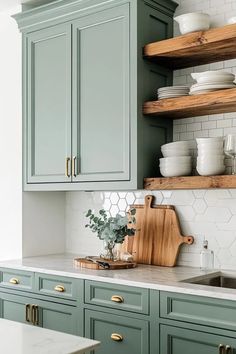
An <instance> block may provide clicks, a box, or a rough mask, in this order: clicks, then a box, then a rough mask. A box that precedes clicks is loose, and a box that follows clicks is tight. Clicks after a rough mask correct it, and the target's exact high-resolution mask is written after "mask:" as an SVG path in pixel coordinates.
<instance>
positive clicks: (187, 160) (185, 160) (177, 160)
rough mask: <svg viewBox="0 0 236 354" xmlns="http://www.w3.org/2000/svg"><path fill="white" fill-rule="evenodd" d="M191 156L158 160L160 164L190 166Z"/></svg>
mask: <svg viewBox="0 0 236 354" xmlns="http://www.w3.org/2000/svg"><path fill="white" fill-rule="evenodd" d="M191 161H192V157H191V156H175V157H163V158H161V159H160V164H167V163H168V164H170V165H179V164H191Z"/></svg>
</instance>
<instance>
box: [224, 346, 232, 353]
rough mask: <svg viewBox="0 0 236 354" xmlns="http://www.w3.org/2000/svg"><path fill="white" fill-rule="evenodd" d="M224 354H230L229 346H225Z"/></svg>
mask: <svg viewBox="0 0 236 354" xmlns="http://www.w3.org/2000/svg"><path fill="white" fill-rule="evenodd" d="M225 353H226V354H230V353H231V346H230V345H226V347H225Z"/></svg>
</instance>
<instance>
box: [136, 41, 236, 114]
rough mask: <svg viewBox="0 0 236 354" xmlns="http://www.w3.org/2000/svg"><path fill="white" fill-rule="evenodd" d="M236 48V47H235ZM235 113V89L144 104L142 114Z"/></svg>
mask: <svg viewBox="0 0 236 354" xmlns="http://www.w3.org/2000/svg"><path fill="white" fill-rule="evenodd" d="M235 47H236V46H235ZM235 111H236V88H233V89H227V90H218V91H214V92H210V93H205V94H200V95H195V96H183V97H178V98H168V99H164V100H159V101H149V102H145V103H144V105H143V113H144V114H147V115H155V116H168V117H170V118H173V119H175V118H187V117H196V116H204V115H209V114H218V113H226V112H235Z"/></svg>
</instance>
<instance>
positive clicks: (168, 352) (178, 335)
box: [160, 325, 236, 354]
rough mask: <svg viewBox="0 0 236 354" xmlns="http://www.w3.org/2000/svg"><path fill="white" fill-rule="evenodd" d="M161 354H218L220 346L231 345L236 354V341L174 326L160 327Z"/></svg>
mask: <svg viewBox="0 0 236 354" xmlns="http://www.w3.org/2000/svg"><path fill="white" fill-rule="evenodd" d="M160 337H161V344H160V352H161V354H183V353H184V354H200V353H201V354H217V353H220V351H219V344H223V345H225V346H226V345H229V346H230V347H231V351H229V353H230V354H233V353H236V339H235V338H230V337H224V336H221V335H215V334H210V333H206V332H204V330H203V331H192V330H189V329H184V328H178V327H173V326H165V325H161V326H160Z"/></svg>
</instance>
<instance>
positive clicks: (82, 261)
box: [74, 257, 137, 270]
mask: <svg viewBox="0 0 236 354" xmlns="http://www.w3.org/2000/svg"><path fill="white" fill-rule="evenodd" d="M93 259H95V260H98V261H102V262H106V263H108V264H109V266H110V268H109V269H104V268H103V267H101V266H100V265H98V264H96V263H93V262H91V261H89V260H87V259H86V258H74V266H75V267H76V268H87V269H95V270H112V269H129V268H135V267H137V263H135V262H124V261H114V262H113V261H107V260H104V259H102V258H99V257H93Z"/></svg>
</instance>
